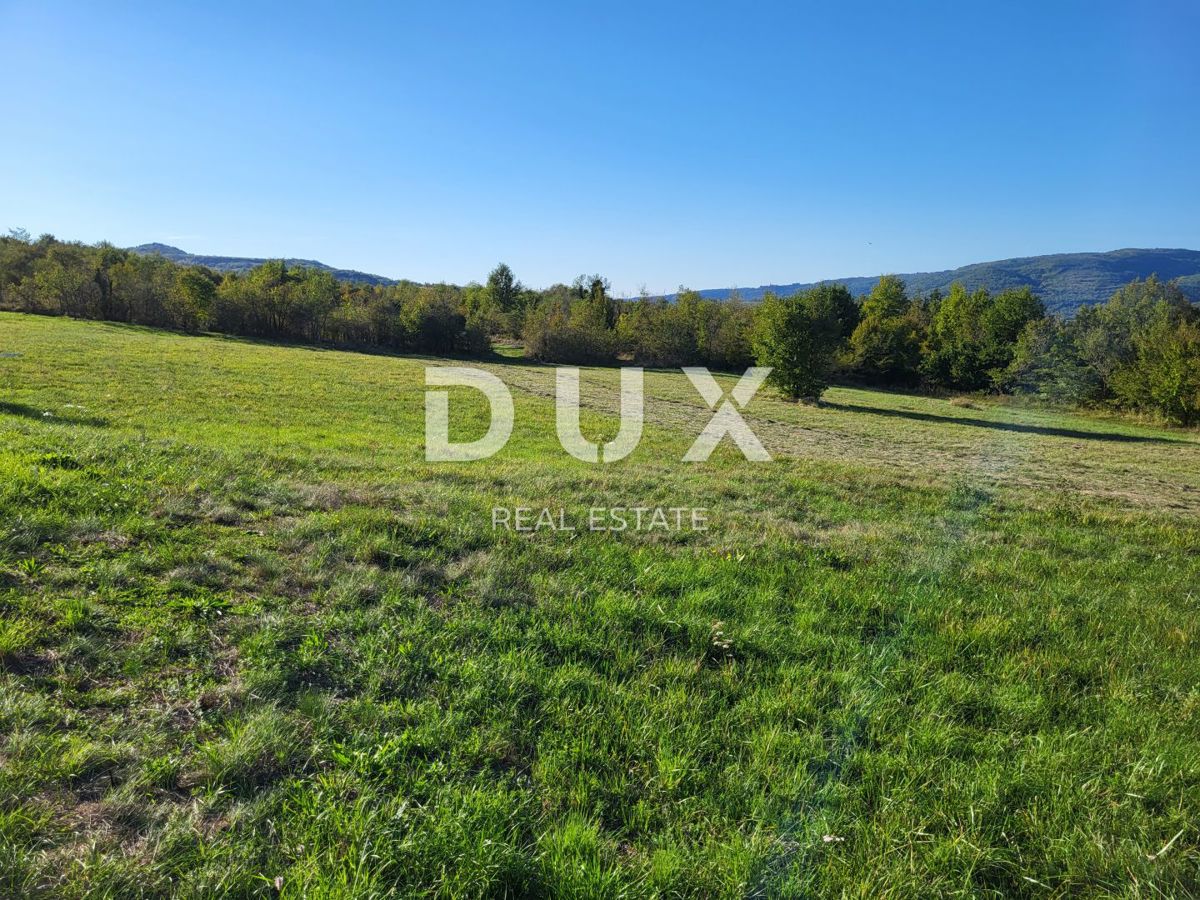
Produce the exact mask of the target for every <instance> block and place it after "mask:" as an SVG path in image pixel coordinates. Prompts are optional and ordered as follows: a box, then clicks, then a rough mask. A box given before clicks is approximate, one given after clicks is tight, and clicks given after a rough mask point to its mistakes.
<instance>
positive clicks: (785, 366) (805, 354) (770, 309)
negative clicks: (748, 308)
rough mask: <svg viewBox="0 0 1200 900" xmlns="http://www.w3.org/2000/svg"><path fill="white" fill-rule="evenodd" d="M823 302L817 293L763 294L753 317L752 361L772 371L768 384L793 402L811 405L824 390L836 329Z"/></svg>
mask: <svg viewBox="0 0 1200 900" xmlns="http://www.w3.org/2000/svg"><path fill="white" fill-rule="evenodd" d="M827 299H828V298H827V297H826V296H823V295H821V294H820V293H819V292H818V291H817V290H811V291H805V292H802V293H799V294H794V295H792V296H791V297H778V296H776V295H774V294H770V293H768V294H767V295H766V296H765V297H763V300H762V304H761V305H760V306H759V309H758V311H757V314H756V315H755V319H754V332H753V339H752V344H753V347H754V358H755V361H756V362H757V363H758V365H760V366H770V367H771V376H770V381H771V383H772V384H773V385H774V386H775V387H777V388H778V389H779V390H780V391H781V392H782V393H783V394H784V396H786V397H789V398H791V399H793V400H798V399H806V400H812V401H816V400H818V399H819V398H820V396H821V394H822V393H824V391H825V388H827V387H828V386H829V376H830V372H831V370H832V368H833V359H834V355H835V353H836V351H837V347H838V343H837V338H836V336H837V334H838V333H839V328H840V324H839V322H838V320H837V319H836V317H834V316H833V315H831V314H830V305H829V303H828V302H827Z"/></svg>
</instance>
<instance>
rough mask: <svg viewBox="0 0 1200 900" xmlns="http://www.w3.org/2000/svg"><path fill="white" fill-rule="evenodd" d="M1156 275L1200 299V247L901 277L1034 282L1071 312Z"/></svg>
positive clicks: (781, 289) (921, 283)
mask: <svg viewBox="0 0 1200 900" xmlns="http://www.w3.org/2000/svg"><path fill="white" fill-rule="evenodd" d="M1150 275H1158V277H1159V278H1162V279H1164V280H1166V279H1171V278H1178V279H1179V283H1180V286H1181V287H1182V288H1183V290H1184V292H1185V293H1186V294H1187V295H1188V296H1189V297H1190V298H1191V299H1192V300H1193V301H1200V250H1113V251H1110V252H1108V253H1055V254H1053V255H1050V256H1024V257H1020V258H1018V259H1002V260H998V261H996V262H984V263H974V264H972V265H969V266H963V267H962V268H959V269H947V270H945V271H943V272H914V273H910V274H907V275H901V276H900V277H901V278H903V279H904V282H905V284H907V285H908V290H909V293H920V294H925V293H928V292H929V291H932V290H933V289H934V288H937V289H938V290H940V291H942V292H943V293H945V291H946V290H947V289H948V288H949V287H950V285H951V284H953V283H954V282H956V281H961V282H962V283H963V284H964V285H966V287H967V288H968V289H970V290H974V289H975V288H979V287H986V288H987V289H988V290H990V291H1003V290H1006V289H1008V288H1016V287H1022V286H1023V285H1028V286H1029V287H1030V288H1031V289H1032V290H1033V292H1034V293H1035V294H1038V295H1039V296H1040V297H1041V298H1042V299H1043V300H1044V301H1045V303H1046V306H1047V308H1048V309H1050V310H1051V311H1052V312H1057V313H1060V314H1064V315H1070V314H1071V313H1073V312H1075V310H1077V309H1078V308H1079V307H1081V306H1086V305H1089V304H1092V303H1102V302H1103V301H1105V300H1107V299H1108V298H1109V297H1110V296H1111V295H1112V293H1113V291H1115V290H1116V289H1117V288H1119V287H1120V286H1121V285H1123V284H1126V283H1128V282H1130V281H1133V280H1134V279H1135V278H1147V277H1149V276H1150ZM878 280H879V278H878V276H872V277H864V278H831V279H828V280H826V281H823V282H817V283H820V284H830V283H832V284H844V285H846V287H847V288H848V289H849V290H850V292H851V293H852V294H854V295H855V296H856V297H858V296H862V295H863V294H866V293H868V292H869V291H870V290H871V288H872V287H874V286H875V283H876V282H877V281H878ZM812 286H813V283H796V284H764V285H761V286H759V287H755V288H737V289H736V290H737V292H738V294H739V295H741V297H742V299H744V300H759V299H761V298H762V296H763V294H765V293H766V292H767V291H774V292H775V293H776V294H784V295H786V294H793V293H795V292H796V291H799V290H804V289H805V288H810V287H812ZM732 292H733V289H730V288H717V289H710V290H703V291H700V293H701V294H702V295H704V296H705V297H714V298H725V297H728V296H729V295H730V294H731V293H732Z"/></svg>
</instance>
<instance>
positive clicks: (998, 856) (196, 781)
mask: <svg viewBox="0 0 1200 900" xmlns="http://www.w3.org/2000/svg"><path fill="white" fill-rule="evenodd" d="M3 351H8V352H10V353H19V354H20V355H19V356H15V357H13V356H0V614H2V619H0V764H2V768H0V895H9V894H21V893H36V892H38V891H39V890H41V891H43V892H45V893H47V894H53V895H56V896H57V895H66V896H83V895H85V894H92V895H103V894H106V893H107V894H113V895H134V894H139V893H145V894H171V893H178V894H180V895H193V896H210V895H212V894H214V893H227V894H233V895H251V894H260V895H266V896H270V895H274V894H275V893H276V890H277V888H276V884H277V882H276V879H277V878H278V879H281V881H279V882H278V884H279V885H281V886H282V891H283V893H284V894H285V895H291V896H301V895H323V896H329V895H344V896H356V897H357V896H369V895H371V894H373V893H374V894H378V895H383V894H386V893H389V892H392V891H395V890H401V891H402V892H404V893H411V894H433V893H438V894H441V895H445V896H451V895H477V894H500V893H504V892H507V893H508V894H510V895H512V894H543V895H566V894H571V893H575V894H576V895H580V896H592V895H605V894H607V895H614V896H615V895H620V894H625V895H632V896H643V895H653V894H658V895H661V896H672V895H706V896H717V895H720V896H747V895H750V896H768V895H771V896H774V895H783V896H789V895H811V894H814V893H819V894H822V895H827V894H839V893H844V894H853V895H876V894H879V893H881V892H888V893H890V894H892V895H929V894H930V893H943V894H949V893H955V892H961V893H963V894H975V895H984V896H986V895H996V896H1001V895H1003V896H1013V895H1022V894H1030V895H1044V894H1046V893H1048V892H1050V893H1052V892H1060V893H1076V892H1096V893H1100V892H1108V893H1117V894H1128V895H1142V896H1157V895H1158V893H1157V892H1163V893H1166V894H1168V895H1170V894H1175V895H1181V894H1187V893H1193V892H1196V891H1200V833H1198V831H1197V826H1196V824H1195V823H1196V821H1197V819H1198V818H1200V689H1198V688H1197V684H1198V683H1200V653H1198V649H1197V642H1198V640H1200V607H1198V603H1197V601H1198V598H1200V563H1198V562H1197V559H1198V551H1200V526H1198V514H1200V462H1198V459H1200V452H1198V451H1200V442H1198V441H1197V438H1196V436H1195V435H1194V434H1191V435H1188V434H1184V433H1180V432H1166V431H1155V430H1152V429H1147V428H1141V427H1136V426H1133V425H1129V424H1125V423H1116V422H1106V421H1100V420H1096V419H1088V418H1081V417H1068V416H1063V415H1058V414H1050V413H1042V412H1034V411H1029V410H1019V409H1010V408H1001V407H990V406H989V407H986V408H983V409H971V408H963V407H957V406H954V405H951V404H949V403H946V402H944V401H938V400H931V399H923V398H915V397H907V396H901V395H889V394H882V393H872V392H866V391H850V390H834V391H831V392H830V393H829V395H828V399H829V400H830V401H831V406H830V407H828V408H824V409H820V410H814V409H810V408H806V407H797V406H793V405H789V404H784V403H781V402H779V401H776V400H774V399H771V398H769V397H767V396H765V395H764V396H763V397H760V398H759V399H757V400H756V401H755V402H754V404H753V405H752V407H751V414H750V416H749V418H750V419H751V421H752V424H753V425H754V427H755V430H756V431H757V432H758V433H759V435H760V437H762V438H763V440H764V442H765V443H766V444H767V446H768V448H769V449H771V450H772V452H773V453H774V454H775V456H776V460H775V461H774V462H772V463H768V464H758V465H754V464H749V463H746V462H744V461H743V460H742V459H741V457H740V455H737V454H736V453H735V452H725V453H719V454H718V457H714V459H713V460H712V461H711V462H710V463H708V464H703V465H690V466H686V465H683V464H680V463H679V462H678V460H679V458H680V457H681V456H682V455H683V452H684V451H685V450H686V448H687V447H688V445H689V444H690V442H691V439H692V438H693V437H694V435H695V434H696V433H698V431H699V429H700V427H701V426H702V423H703V422H704V421H705V420H706V417H707V414H706V411H705V410H704V409H703V408H702V407H701V406H700V400H699V397H698V396H696V395H695V394H694V392H693V391H692V389H691V388H690V386H689V385H688V384H687V382H686V381H685V380H684V379H683V378H682V376H681V375H678V374H666V373H663V374H659V373H654V374H651V375H649V376H648V391H649V393H650V395H651V398H650V400H649V401H648V416H649V422H650V424H649V425H648V428H647V434H646V436H645V438H644V439H643V442H642V444H641V446H640V447H639V449H638V450H637V451H636V452H635V454H634V455H633V456H632V457H630V458H629V459H628V460H626V461H623V462H621V463H617V464H614V465H611V466H587V465H583V464H580V463H576V462H575V461H574V460H572V459H571V458H570V457H568V456H567V455H566V454H565V453H563V452H562V451H561V450H560V449H559V448H558V444H557V440H556V438H555V434H554V426H553V404H552V399H551V397H552V393H553V375H552V372H551V371H550V370H548V369H545V368H540V367H534V366H525V365H521V364H518V363H513V364H496V365H494V366H492V367H491V368H493V370H495V371H497V372H500V373H501V374H502V375H503V376H504V377H505V378H506V380H508V381H509V382H510V383H511V384H513V385H514V395H515V399H516V405H517V417H518V418H517V430H516V433H515V434H514V437H513V439H512V441H511V442H510V444H509V446H508V447H507V448H506V450H505V451H503V453H502V454H501V455H499V456H497V457H496V458H494V459H493V460H492V461H490V462H489V463H476V464H461V465H437V466H430V465H428V464H426V463H425V462H424V461H423V458H422V445H421V442H422V428H423V401H422V392H423V389H424V388H423V375H422V366H423V365H424V363H425V361H423V360H417V359H402V358H389V357H378V356H365V355H357V354H348V353H336V352H324V351H317V350H311V349H299V348H286V347H277V346H270V345H258V344H253V343H248V342H242V341H229V340H222V339H216V338H188V337H182V336H172V335H163V334H157V333H152V332H148V331H143V330H139V329H133V328H126V327H121V326H112V325H102V324H95V323H80V322H70V321H64V320H50V319H41V318H31V317H24V316H18V315H12V314H0V353H2V352H3ZM431 362H437V361H431ZM614 383H615V379H614V378H613V376H612V373H606V372H589V373H587V374H586V378H585V387H584V392H583V393H584V395H585V398H587V399H588V400H589V402H590V403H591V404H592V405H593V407H594V412H593V414H592V415H591V418H590V419H589V418H588V417H587V416H585V424H586V425H587V426H588V427H589V428H591V429H592V432H593V433H608V434H612V433H613V432H615V422H614V420H613V419H612V417H611V416H608V415H605V414H604V413H605V410H607V409H609V408H610V407H611V406H612V403H613V402H614V401H613V399H612V396H611V392H609V391H606V390H604V389H603V388H604V386H605V385H611V384H614ZM457 401H461V404H462V405H461V406H458V407H456V409H458V408H467V407H471V406H472V404H473V398H472V397H470V396H469V395H464V396H462V397H457V398H456V402H457ZM472 408H473V409H474V410H475V413H476V416H477V418H476V420H475V422H474V425H475V426H476V427H477V428H479V429H480V430H481V429H482V425H481V421H482V420H481V419H479V418H478V414H479V413H480V410H479V408H478V407H477V406H475V407H472ZM47 412H48V413H50V415H49V416H47V415H44V413H47ZM464 427H468V426H464ZM516 503H521V504H525V505H532V506H541V505H550V506H559V505H563V506H566V507H567V508H568V509H569V510H574V511H578V510H580V509H583V508H586V507H587V506H589V505H592V504H604V505H618V504H620V503H627V504H628V505H645V504H654V503H660V504H662V505H687V506H707V507H710V508H711V512H710V520H711V522H712V528H711V530H710V531H709V532H707V533H703V534H684V535H673V534H672V535H665V534H662V533H661V532H660V533H655V534H652V535H645V534H643V535H624V536H613V535H589V534H587V533H579V532H577V533H575V534H551V533H545V532H543V533H541V534H538V535H536V536H517V535H510V534H504V533H494V532H493V531H492V530H491V527H490V515H489V512H490V509H491V507H492V506H493V505H494V504H516ZM1177 835H1178V837H1176V836H1177ZM1173 838H1174V842H1173V843H1171V842H1172V839H1173ZM1168 845H1169V847H1168ZM1163 848H1167V849H1165V851H1163ZM1160 851H1163V852H1160Z"/></svg>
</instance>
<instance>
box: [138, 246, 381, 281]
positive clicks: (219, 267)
mask: <svg viewBox="0 0 1200 900" xmlns="http://www.w3.org/2000/svg"><path fill="white" fill-rule="evenodd" d="M129 249H130V250H131V251H132V252H134V253H140V254H142V255H143V256H162V257H164V258H166V259H169V260H171V262H174V263H179V264H180V265H184V266H207V267H208V268H210V269H213V270H214V271H217V272H237V273H243V272H249V271H250V270H251V269H253V268H254V267H255V266H261V265H262V264H263V263H265V262H270V261H271V260H272V259H279V257H277V256H273V257H262V258H259V257H251V256H209V255H202V254H196V253H188V252H187V251H186V250H180V249H179V248H178V247H173V246H171V245H170V244H162V243H159V242H157V241H154V242H151V243H149V244H138V245H137V246H136V247H130V248H129ZM284 262H285V263H287V265H289V266H293V267H296V268H305V269H320V270H322V271H324V272H329V273H330V274H332V275H333V276H334V277H335V278H338V279H340V280H341V281H349V282H353V283H355V284H397V283H398V280H397V279H395V278H385V277H384V276H383V275H372V274H371V273H370V272H359V271H358V270H357V269H338V268H335V267H333V266H330V265H327V264H325V263H323V262H318V261H317V260H315V259H297V258H287V259H284Z"/></svg>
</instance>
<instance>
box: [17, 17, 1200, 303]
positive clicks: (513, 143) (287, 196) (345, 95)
mask: <svg viewBox="0 0 1200 900" xmlns="http://www.w3.org/2000/svg"><path fill="white" fill-rule="evenodd" d="M986 6H987V7H988V8H987V9H984V7H985V4H977V3H973V2H966V0H959V2H946V3H920V2H915V3H871V4H868V3H838V4H834V3H829V2H827V3H820V4H806V3H779V4H754V3H722V4H715V3H714V4H705V3H699V2H686V3H679V4H658V3H645V2H632V3H620V2H603V3H588V4H583V3H571V2H558V3H546V4H516V5H513V6H512V7H511V8H509V6H508V5H507V4H499V3H495V4H492V3H488V4H474V3H465V2H453V3H449V2H447V3H410V4H400V3H386V4H385V3H380V4H378V5H370V4H365V3H344V4H335V3H328V4H320V5H317V4H308V3H287V4H282V3H281V4H278V5H271V4H267V3H263V2H255V0H241V2H238V3H226V2H219V0H214V2H208V3H187V4H185V3H171V2H167V3H163V2H156V3H145V4H137V5H135V4H126V3H86V4H85V3H70V2H58V3H55V2H50V0H29V2H26V0H0V59H2V60H3V61H4V67H3V77H4V80H5V89H4V92H3V95H4V104H3V115H2V116H0V123H2V124H0V172H2V173H3V174H2V175H0V228H10V227H18V226H19V227H24V228H27V229H28V230H29V231H31V232H33V233H34V234H38V233H41V232H52V233H54V234H56V235H57V236H59V237H61V238H66V239H79V240H84V241H88V242H91V241H96V240H100V239H107V240H110V241H112V242H113V243H116V244H119V245H123V246H126V245H132V244H138V243H142V242H146V241H164V242H167V243H171V244H175V245H177V246H180V247H182V248H184V249H185V250H189V251H191V252H194V253H217V254H226V255H238V256H284V255H286V256H300V257H310V258H315V259H320V260H322V261H324V262H327V263H329V264H331V265H335V266H340V267H346V268H357V269H363V270H366V271H371V272H377V273H379V274H383V275H389V276H393V277H408V278H415V279H418V280H422V281H441V280H445V281H454V282H459V283H462V282H466V281H469V280H472V279H476V280H482V279H483V278H484V277H485V276H486V274H487V272H488V270H489V269H490V268H491V267H492V266H493V265H494V264H495V263H496V262H497V261H499V260H505V261H507V262H508V263H509V264H510V265H512V267H513V268H514V270H515V271H516V273H517V275H518V277H519V278H521V279H522V280H523V281H525V282H526V283H527V284H530V285H532V286H536V287H540V286H545V285H548V284H550V283H552V282H555V281H569V280H570V279H571V278H573V277H574V276H575V275H577V274H580V273H582V272H589V273H590V272H600V273H602V274H605V275H607V276H608V277H609V278H610V279H611V280H612V282H613V286H614V288H615V289H616V290H618V291H620V292H621V293H633V292H636V291H637V290H638V289H639V288H640V287H642V286H645V287H646V288H647V289H648V290H650V291H651V292H658V291H664V290H670V289H673V288H675V287H676V286H678V285H680V284H686V285H688V286H691V287H697V288H702V287H703V288H707V287H730V286H734V285H757V284H761V283H767V282H792V281H807V280H813V279H817V278H823V277H835V276H849V275H872V274H878V273H880V272H884V271H901V272H904V271H920V270H928V269H942V268H950V267H954V266H957V265H961V264H964V263H968V262H977V261H981V260H987V259H998V258H1004V257H1009V256H1021V255H1030V254H1039V253H1051V252H1060V251H1075V250H1110V249H1114V248H1117V247H1191V248H1200V214H1198V212H1200V49H1198V48H1200V3H1196V2H1195V0H1176V2H1155V0H1148V2H1147V0H1138V2H1132V0H1131V2H1126V3H1110V2H1102V0H1101V2H1078V3H1066V2H1008V3H1003V4H1001V3H995V4H986Z"/></svg>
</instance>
